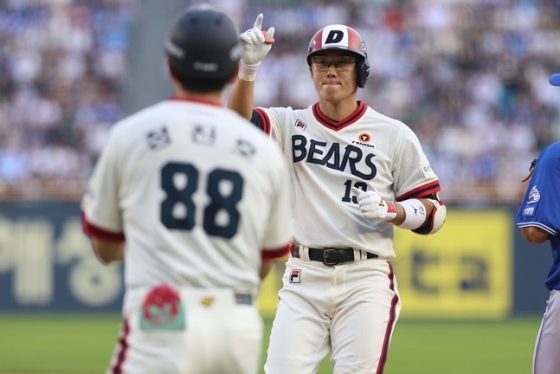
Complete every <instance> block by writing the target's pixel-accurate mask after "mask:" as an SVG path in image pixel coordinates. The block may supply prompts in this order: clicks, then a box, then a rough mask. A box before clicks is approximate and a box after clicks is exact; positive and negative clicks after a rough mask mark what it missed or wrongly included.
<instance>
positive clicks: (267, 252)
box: [262, 244, 291, 261]
mask: <svg viewBox="0 0 560 374" xmlns="http://www.w3.org/2000/svg"><path fill="white" fill-rule="evenodd" d="M290 248H291V244H286V245H285V246H283V247H280V248H263V250H262V259H263V260H265V261H269V260H274V259H277V258H280V257H284V256H286V255H287V254H288V253H290Z"/></svg>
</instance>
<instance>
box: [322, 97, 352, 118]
mask: <svg viewBox="0 0 560 374" xmlns="http://www.w3.org/2000/svg"><path fill="white" fill-rule="evenodd" d="M356 108H358V101H357V100H356V97H354V96H351V97H349V98H348V99H345V100H342V101H337V102H332V101H326V100H319V109H321V113H323V114H324V115H325V116H327V117H329V118H330V119H332V120H334V121H341V120H343V119H345V118H347V117H348V116H349V115H351V114H352V113H354V111H355V110H356Z"/></svg>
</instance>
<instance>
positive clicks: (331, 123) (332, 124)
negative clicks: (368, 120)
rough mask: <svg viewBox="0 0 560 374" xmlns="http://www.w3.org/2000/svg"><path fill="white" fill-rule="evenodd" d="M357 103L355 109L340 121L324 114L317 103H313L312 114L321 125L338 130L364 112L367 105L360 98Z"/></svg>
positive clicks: (348, 124)
mask: <svg viewBox="0 0 560 374" xmlns="http://www.w3.org/2000/svg"><path fill="white" fill-rule="evenodd" d="M357 103H358V107H357V108H356V110H355V111H354V112H353V113H352V114H350V115H349V116H348V117H346V118H344V119H343V120H341V121H335V120H333V119H330V118H329V117H327V116H325V115H324V114H323V113H322V112H321V109H320V108H319V103H315V104H313V115H314V116H315V118H316V119H317V121H319V123H320V124H322V125H323V126H325V127H327V128H329V129H331V130H334V131H339V130H342V129H343V128H345V127H348V126H350V125H351V124H353V123H355V122H357V121H358V120H359V119H360V118H362V117H363V115H364V114H365V113H366V111H367V105H366V104H364V102H363V101H361V100H358V102H357Z"/></svg>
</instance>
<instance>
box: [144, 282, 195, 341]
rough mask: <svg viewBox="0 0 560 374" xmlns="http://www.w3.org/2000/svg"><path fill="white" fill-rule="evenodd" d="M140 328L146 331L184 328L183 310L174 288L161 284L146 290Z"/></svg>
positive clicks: (180, 329) (179, 329)
mask: <svg viewBox="0 0 560 374" xmlns="http://www.w3.org/2000/svg"><path fill="white" fill-rule="evenodd" d="M140 329H142V330H143V331H146V332H161V331H182V330H184V329H185V311H184V308H183V303H182V302H181V298H180V296H179V292H178V291H177V290H176V289H175V288H173V287H171V286H169V285H167V284H162V285H159V286H155V287H154V288H152V289H151V290H150V292H148V294H147V295H146V298H145V299H144V302H143V304H142V312H141V313H140Z"/></svg>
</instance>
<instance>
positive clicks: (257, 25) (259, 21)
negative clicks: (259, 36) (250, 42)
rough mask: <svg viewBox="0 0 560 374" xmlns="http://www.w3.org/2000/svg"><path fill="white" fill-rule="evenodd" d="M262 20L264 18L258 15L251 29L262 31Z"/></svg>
mask: <svg viewBox="0 0 560 374" xmlns="http://www.w3.org/2000/svg"><path fill="white" fill-rule="evenodd" d="M263 18H264V16H263V14H262V13H260V14H259V15H258V16H257V19H256V20H255V24H254V25H253V28H254V29H259V30H261V29H262V23H263Z"/></svg>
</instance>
